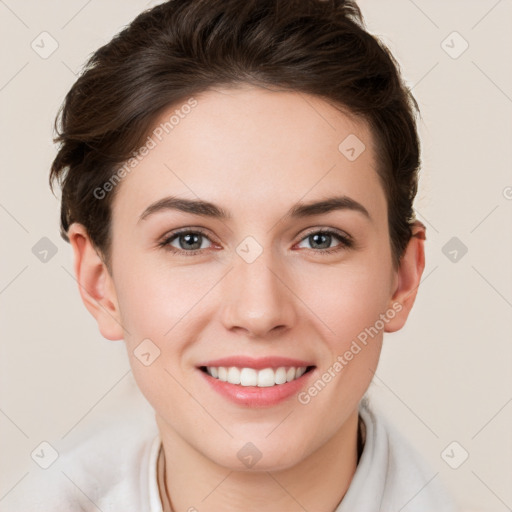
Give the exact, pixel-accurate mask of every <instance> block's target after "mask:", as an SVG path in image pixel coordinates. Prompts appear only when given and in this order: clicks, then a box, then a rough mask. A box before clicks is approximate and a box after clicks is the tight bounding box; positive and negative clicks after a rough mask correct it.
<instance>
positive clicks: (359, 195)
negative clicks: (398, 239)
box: [69, 85, 424, 512]
mask: <svg viewBox="0 0 512 512" xmlns="http://www.w3.org/2000/svg"><path fill="white" fill-rule="evenodd" d="M196 99H197V101H198V104H197V106H196V107H195V108H194V109H193V110H192V111H191V113H190V114H189V115H188V116H186V117H185V118H184V119H182V120H181V121H180V123H179V124H178V125H177V126H176V127H175V128H174V129H173V130H172V132H170V133H169V135H168V136H166V137H165V138H164V139H163V140H162V141H161V142H160V143H159V144H158V145H157V147H155V148H154V149H152V150H151V151H150V152H149V154H148V155H147V156H146V157H145V158H144V159H143V160H142V161H141V162H140V163H139V164H138V166H137V168H136V169H135V170H134V171H133V172H131V173H130V174H129V175H127V176H126V177H125V178H124V179H123V180H122V182H121V184H120V185H118V186H119V187H120V188H119V189H118V190H117V193H116V196H115V199H114V202H113V210H112V211H113V219H112V227H113V245H112V274H110V273H109V272H108V270H107V268H106V266H105V264H104V262H103V259H102V258H101V255H99V254H98V253H97V252H96V251H95V250H94V248H93V245H92V244H91V241H90V239H89V237H88V235H87V231H86V230H85V228H84V227H83V226H82V225H80V224H77V223H75V224H73V225H72V226H71V227H70V230H69V236H70V242H71V245H72V247H73V251H74V256H75V273H76V276H77V280H78V282H79V284H80V287H79V289H80V293H81V296H82V299H83V302H84V304H85V306H86V307H87V309H88V310H89V311H90V312H91V314H92V315H93V316H94V317H95V319H96V320H97V323H98V327H99V329H100V331H101V333H102V335H103V336H104V337H105V338H107V339H110V340H118V339H124V340H125V343H126V347H127V350H128V355H129V358H130V364H131V366H132V370H133V375H134V377H135V379H136V381H137V383H138V385H139V387H140V389H141V391H142V393H143V394H144V395H145V396H146V398H147V399H148V401H149V402H150V403H151V404H152V406H153V407H154V409H155V413H156V421H157V425H158V428H159V431H160V434H161V438H162V442H163V447H164V452H165V458H166V486H167V492H168V494H169V495H170V499H171V503H172V506H173V509H174V510H176V511H187V510H189V509H190V507H196V508H197V509H198V510H200V511H201V512H207V511H218V510H223V511H231V510H233V511H234V510H246V511H256V510H262V509H264V510H266V511H274V510H275V511H282V510H287V511H295V510H297V511H299V510H303V509H304V508H305V509H307V510H315V511H319V512H324V511H325V512H327V511H333V510H334V509H335V508H336V506H337V505H338V504H339V502H340V501H341V499H342V498H343V496H344V494H345V493H346V490H347V489H348V487H349V484H350V481H351V478H352V476H353V474H354V471H355V469H356V466H357V453H356V439H357V407H358V404H359V401H360V400H361V398H362V396H363V395H364V393H365V391H366V390H367V388H368V386H369V384H370V382H371V379H372V376H373V372H374V371H375V369H376V367H377V363H378V360H379V355H380V351H381V347H382V335H383V331H385V332H393V331H396V330H398V329H400V328H401V327H402V326H403V325H404V323H405V321H406V319H407V316H408V314H409V311H410V309H411V307H412V305H413V303H414V300H415V296H416V290H417V287H418V285H419V282H420V278H421V274H422V272H423V269H424V246H423V240H422V237H423V235H424V228H423V227H422V226H421V225H419V224H418V225H416V226H415V227H414V233H415V234H416V235H418V236H415V237H413V238H411V241H410V242H409V244H408V246H407V249H406V252H405V254H404V256H403V258H402V261H401V264H400V266H399V268H398V269H396V268H394V267H393V264H392V254H391V245H390V239H389V230H388V224H387V203H386V197H385V194H384V191H383V188H382V186H381V184H380V182H379V179H378V176H377V173H376V161H375V154H374V150H373V146H374V144H373V138H372V134H371V133H370V131H369V129H368V127H367V126H366V124H365V123H363V122H362V121H361V120H357V119H354V118H352V117H350V118H349V117H347V116H346V115H345V114H343V113H341V112H340V111H339V110H337V109H336V108H334V107H333V106H331V105H330V104H328V103H326V102H325V101H324V100H322V99H320V98H317V97H314V96H308V95H304V94H300V93H296V92H275V91H269V90H266V89H261V88H258V87H250V86H246V85H244V86H239V87H236V88H234V87H230V88H223V89H216V90H209V91H207V92H205V93H203V94H201V95H197V96H196ZM175 109H176V106H173V107H172V108H169V111H168V112H165V113H163V115H162V120H164V119H168V118H169V115H170V114H171V113H172V112H173V111H174V110H175ZM156 125H158V123H156ZM350 134H355V135H356V136H357V137H358V138H359V139H360V140H361V141H363V142H364V144H365V146H366V150H365V151H363V153H362V154H361V155H360V156H359V157H358V158H357V159H356V160H355V161H349V160H348V159H347V158H346V157H345V156H344V155H343V154H342V153H341V152H340V151H339V150H338V145H339V144H340V142H342V141H343V140H344V139H345V138H346V137H347V136H348V135H350ZM169 195H175V196H179V197H184V198H187V199H198V198H200V199H202V200H205V201H210V202H213V203H215V204H217V205H219V206H221V207H222V208H223V209H225V210H227V211H229V212H230V214H231V219H228V220H219V219H213V218H206V217H201V216H198V215H194V214H191V213H183V212H178V211H174V210H166V211H160V212H158V213H154V214H153V215H150V216H148V217H146V218H145V219H144V220H141V221H139V217H140V216H141V214H142V212H143V211H144V210H145V209H146V208H147V207H148V206H149V205H150V204H152V203H154V202H155V201H157V200H159V199H162V198H163V197H165V196H169ZM332 195H344V196H348V197H350V198H352V199H353V200H355V201H357V202H358V203H360V204H361V205H363V206H364V208H366V210H367V211H368V213H369V216H370V218H367V217H366V216H365V215H363V214H362V213H360V212H358V211H354V210H351V209H345V210H337V211H333V212H329V213H325V214H320V215H316V216H314V217H306V218H302V219H290V218H288V217H286V216H285V214H286V212H287V211H288V209H289V208H291V207H292V206H293V205H295V204H297V203H298V202H309V201H315V200H317V201H318V200H321V199H325V198H326V197H329V196H332ZM198 227H201V228H203V230H204V231H205V232H206V235H207V237H206V238H202V240H201V243H202V245H201V252H200V253H199V254H196V255H193V256H189V255H187V254H177V253H173V252H171V251H169V250H166V249H164V248H162V247H159V246H158V242H159V241H160V240H162V239H163V238H164V237H165V235H169V234H170V233H171V231H173V230H177V229H181V228H191V229H190V230H191V231H193V229H192V228H198ZM313 228H315V229H316V228H318V229H317V231H318V230H319V229H321V228H330V229H334V230H339V231H340V232H342V233H347V234H349V235H350V237H351V238H352V240H353V242H354V243H353V246H352V247H345V246H344V245H340V243H341V242H340V241H339V240H338V239H337V238H336V237H334V236H333V237H332V239H331V241H330V245H329V240H327V242H326V246H327V247H329V248H333V247H335V246H338V248H340V250H339V251H337V252H334V253H332V254H329V255H326V254H321V252H322V251H325V248H322V246H321V247H320V248H318V245H315V241H314V240H311V239H310V238H308V236H309V235H311V234H313V233H315V232H317V231H315V229H313ZM247 236H252V237H253V238H254V239H256V240H257V242H258V243H259V245H260V246H261V249H262V251H263V252H262V253H261V255H260V256H259V257H258V258H257V259H256V260H255V261H254V262H252V263H248V262H246V261H245V260H244V259H243V258H241V257H240V256H239V254H238V253H237V252H236V248H237V246H238V245H239V244H240V243H241V242H242V241H243V240H244V239H245V238H246V237H247ZM167 238H168V237H167ZM181 240H182V241H183V238H182V239H181ZM179 242H180V239H179V238H175V239H174V241H173V242H172V246H173V247H174V248H175V249H177V250H179V249H181V250H182V251H185V250H186V249H183V246H180V243H179ZM318 243H320V244H321V243H322V240H320V242H317V244H318ZM185 247H186V246H185ZM323 247H325V246H323ZM393 304H395V305H396V304H400V306H401V310H400V311H399V312H398V313H396V315H395V316H394V318H393V319H390V320H389V321H388V322H387V323H386V324H385V327H384V329H383V330H381V331H379V334H378V335H377V336H375V337H374V338H372V339H371V341H369V343H368V344H367V345H366V346H365V347H364V348H363V349H362V350H361V351H360V352H359V353H358V354H357V355H355V356H354V358H353V359H352V360H351V361H350V362H349V363H348V364H347V365H346V366H345V367H344V368H343V370H342V371H341V372H339V373H338V374H337V375H336V377H335V378H333V379H332V380H331V382H329V383H328V385H326V386H325V388H324V389H323V390H322V391H321V392H319V393H318V394H317V395H316V396H315V397H314V398H312V399H311V401H310V402H309V403H307V404H305V405H304V404H301V403H300V402H299V401H298V400H297V397H296V396H293V397H291V398H289V399H287V400H285V401H284V402H282V403H279V404H278V405H275V406H272V407H263V408H251V407H246V406H240V405H236V404H234V403H231V402H229V401H228V400H226V398H224V397H222V396H220V395H219V394H217V393H216V392H215V391H213V390H211V389H210V387H209V386H207V385H206V383H205V380H204V378H203V376H202V375H201V374H200V373H199V371H198V370H197V369H196V365H198V364H199V363H201V362H204V361H207V360H212V359H216V358H220V357H227V356H232V355H246V356H252V357H263V356H284V357H294V358H300V359H305V360H308V361H312V362H313V364H314V365H315V366H316V368H315V370H314V375H313V376H310V377H309V381H308V382H309V383H310V384H312V383H313V382H314V381H315V380H317V379H318V378H319V377H320V376H321V375H322V373H324V372H325V371H327V369H328V368H329V367H331V366H332V365H333V363H334V362H335V361H336V358H337V356H339V355H343V354H344V353H345V352H346V351H347V350H348V349H349V347H350V345H351V343H352V341H353V340H354V339H356V337H357V335H358V334H359V333H361V332H362V331H364V329H365V328H367V327H370V326H373V325H375V323H376V320H378V319H379V315H380V314H382V313H385V312H386V311H388V310H390V309H392V308H393ZM147 338H149V339H150V340H151V341H152V343H154V344H155V345H156V346H158V348H159V350H160V356H159V357H158V358H157V359H156V360H155V361H154V362H153V363H152V364H151V365H149V366H145V365H143V364H141V362H140V361H139V360H138V359H137V358H136V357H135V355H134V350H135V349H136V348H137V346H138V345H139V344H140V343H141V341H142V340H144V339H147ZM249 441H250V442H251V443H253V444H254V445H255V446H256V447H257V449H258V450H259V451H260V452H261V454H262V458H261V459H260V460H259V461H258V462H257V464H256V465H255V466H253V467H252V468H251V469H248V468H247V467H245V466H244V465H243V464H242V462H241V461H240V460H239V459H238V457H237V452H238V451H239V450H240V449H241V448H242V447H243V446H244V445H245V444H246V443H247V442H249ZM221 482H222V483H221ZM303 507H304V508H303Z"/></svg>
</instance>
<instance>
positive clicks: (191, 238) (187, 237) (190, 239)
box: [180, 234, 201, 249]
mask: <svg viewBox="0 0 512 512" xmlns="http://www.w3.org/2000/svg"><path fill="white" fill-rule="evenodd" d="M200 236H201V235H195V234H187V235H182V238H183V239H185V240H186V241H185V244H183V243H181V242H180V245H181V247H182V249H199V248H200V247H201V243H199V246H198V247H191V246H192V245H197V244H198V242H197V240H198V239H199V237H200ZM194 240H195V241H194Z"/></svg>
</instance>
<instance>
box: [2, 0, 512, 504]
mask: <svg viewBox="0 0 512 512" xmlns="http://www.w3.org/2000/svg"><path fill="white" fill-rule="evenodd" d="M359 4H360V6H361V8H362V10H363V14H364V15H365V18H366V20H367V23H368V27H369V29H370V31H372V32H373V33H376V34H377V35H379V36H381V37H382V39H383V40H384V42H385V43H387V44H388V45H389V46H390V47H391V50H392V51H393V52H394V54H395V56H396V57H397V58H398V59H399V61H400V63H401V66H402V69H403V73H404V75H405V77H406V79H407V82H408V84H409V86H410V87H412V88H413V92H414V94H415V96H416V98H417V100H418V102H419V104H420V108H421V111H422V122H421V126H420V130H421V136H422V143H423V171H422V179H421V189H420V193H419V197H418V199H417V202H416V208H417V212H418V215H419V217H420V218H421V219H422V220H423V221H424V222H425V223H426V225H427V226H428V243H427V268H426V271H425V278H424V281H423V283H422V285H421V287H420V291H419V296H418V300H417V304H416V306H415V309H414V311H413V313H412V316H411V318H410V321H409V323H408V325H407V326H406V328H405V329H403V330H402V331H401V332H399V333H396V334H393V335H390V336H388V337H387V338H386V340H385V346H384V352H383V356H382V360H381V363H380V366H379V369H378V371H377V377H376V378H375V380H374V383H373V384H372V386H371V388H370V389H371V392H370V394H371V396H373V397H374V400H375V402H376V403H378V404H379V405H380V406H381V408H382V409H383V410H384V411H385V413H386V414H387V415H388V416H390V417H391V418H392V419H393V421H394V422H395V423H396V424H397V425H398V426H399V427H400V428H401V430H402V431H403V432H404V433H405V434H406V435H407V437H408V438H409V439H410V440H411V441H412V443H413V444H414V445H415V446H416V447H417V448H418V449H419V450H420V451H421V452H422V453H423V455H424V456H425V458H426V459H427V460H428V462H429V463H430V464H431V465H432V467H433V469H434V471H435V472H436V473H438V475H437V477H436V478H441V479H443V480H444V481H445V482H446V484H447V485H448V487H449V488H450V489H451V490H452V491H453V493H454V494H455V496H456V498H457V500H458V502H459V504H460V505H461V507H462V509H463V510H466V511H476V510H479V511H489V512H490V511H493V512H502V511H506V510H512V462H511V461H512V434H511V432H512V371H511V366H512V363H511V361H512V344H511V343H510V327H511V320H512V314H511V313H512V286H511V285H512V275H511V274H512V273H511V269H512V265H511V262H512V230H511V223H510V220H511V217H512V173H511V168H512V167H511V164H512V150H511V147H512V64H511V62H512V59H511V57H512V54H511V51H510V48H512V2H511V1H510V0H501V1H496V0H479V1H476V0H473V1H469V0H451V1H446V0H444V1H441V0H436V1H432V0H429V1H427V0H416V1H415V2H413V1H412V0H385V1H382V0H361V1H360V2H359ZM148 5H150V4H148V3H146V2H144V1H143V0H124V1H122V2H114V1H113V0H108V1H105V0H103V1H101V2H100V1H99V0H92V1H86V0H85V1H84V0H68V1H66V2H63V1H61V2H57V1H50V0H47V1H36V0H23V1H22V0H5V1H4V0H2V1H0V34H1V36H0V37H1V38H2V66H1V68H0V107H1V112H2V116H1V134H0V140H1V141H2V153H1V155H2V158H1V175H2V187H1V193H0V223H1V226H2V233H3V236H2V239H3V243H2V244H1V256H2V265H1V271H0V311H1V313H0V314H1V321H2V331H3V335H2V341H1V354H0V365H1V366H0V379H1V381H0V390H1V391H0V392H1V394H0V436H1V437H0V438H1V447H0V450H1V453H2V456H1V457H0V461H1V462H0V465H1V467H0V470H1V473H0V509H1V510H5V511H7V510H9V512H13V511H12V509H11V508H9V500H11V499H13V497H14V496H15V495H16V493H23V492H28V491H29V489H30V479H31V478H33V477H34V476H35V475H36V474H37V472H41V471H44V470H43V469H41V468H40V467H39V466H38V465H36V463H35V462H34V461H33V460H32V459H31V457H30V454H31V452H32V451H33V450H34V449H35V448H36V447H38V446H39V444H40V443H41V442H42V441H47V442H49V443H50V444H51V445H52V446H54V447H55V448H56V449H57V451H59V450H62V449H63V448H64V447H65V446H66V443H71V444H72V443H73V442H76V440H77V439H79V438H80V435H83V432H85V431H86V430H87V429H93V430H94V428H99V427H97V425H98V423H97V422H98V421H100V420H99V418H100V417H101V415H102V414H108V413H109V412H110V411H113V410H114V411H115V410H116V408H117V406H118V404H119V403H120V402H121V403H125V402H122V401H123V400H125V399H126V403H128V404H131V403H132V402H133V403H135V404H138V406H139V407H144V402H143V401H142V400H141V399H140V395H138V391H137V390H136V388H135V386H134V384H133V381H132V379H131V373H130V372H129V366H128V362H127V357H126V354H125V353H124V346H123V344H122V342H111V341H107V340H104V339H103V338H102V337H101V336H100V334H99V332H98V330H97V327H96V324H95V322H94V320H93V318H92V317H91V316H90V315H89V313H88V312H87V311H86V310H85V308H84V307H83V305H82V303H81V300H80V297H79V294H78V290H77V284H76V282H75V280H74V278H73V276H72V254H71V248H70V246H69V245H68V244H66V243H65V242H64V241H63V240H61V239H60V237H59V234H58V218H59V204H58V200H57V199H56V198H55V197H53V196H52V195H51V193H50V191H49V188H48V185H47V176H48V168H49V165H50V162H51V160H52V158H53V157H54V155H55V148H54V147H53V145H52V141H51V138H52V123H53V119H54V116H55V114H56V112H57V109H58V107H59V105H60V103H61V101H62V99H63V96H64V94H65V93H66V92H67V90H68V89H69V87H70V86H71V85H72V83H73V82H74V80H75V79H76V75H75V74H76V73H77V72H78V71H79V70H80V67H81V65H82V64H83V63H84V61H85V59H86V58H87V56H88V55H89V54H90V53H91V52H92V51H93V50H94V49H96V48H97V47H98V46H100V45H101V44H103V43H105V42H107V41H108V40H109V39H110V38H111V37H112V36H113V35H114V34H115V33H116V32H117V31H118V30H119V29H120V28H121V27H122V26H123V25H125V24H126V23H128V22H129V21H130V20H131V19H132V18H133V17H134V16H135V15H136V14H137V13H138V12H140V11H141V10H143V9H144V8H146V7H147V6H148ZM43 31H47V32H48V33H49V34H50V35H51V38H53V39H54V40H55V41H56V42H57V43H58V48H57V49H56V51H55V52H54V53H53V54H52V55H50V56H49V57H48V58H46V59H43V58H41V57H40V56H39V55H38V54H37V53H36V52H35V51H34V50H33V49H32V47H31V42H32V41H34V40H35V41H36V43H37V42H38V41H40V37H46V38H47V39H46V40H45V41H46V43H45V48H46V49H47V50H48V49H50V48H51V40H50V39H49V38H48V36H39V34H40V33H41V32H43ZM454 31H456V32H458V34H459V35H453V34H452V33H453V32H454ZM451 34H452V35H451ZM38 37H39V38H38ZM443 41H445V42H444V43H443ZM464 41H467V43H468V44H469V47H468V48H467V50H466V51H465V52H464V53H462V54H461V55H458V53H459V52H460V50H462V49H463V47H464V44H465V43H464ZM450 53H451V55H450ZM454 57H457V58H454ZM43 237H47V238H48V239H50V240H51V242H52V243H53V244H55V246H56V249H57V253H56V254H55V255H54V256H53V257H50V256H51V253H49V255H48V260H47V261H46V262H42V261H40V260H39V259H38V257H36V255H35V254H34V253H33V252H32V248H33V247H34V246H35V245H36V243H38V242H39V241H40V240H41V238H43ZM453 237H457V239H458V240H459V242H457V243H459V245H460V244H464V246H466V247H467V253H466V254H465V255H463V256H462V253H461V251H460V249H458V252H457V257H458V260H457V261H455V262H454V261H451V259H450V258H453V257H454V255H455V253H453V250H454V246H453V247H452V246H451V245H448V246H447V247H445V244H447V243H448V242H449V241H450V240H451V239H452V238H453ZM40 243H41V242H40ZM451 243H453V241H452V242H451ZM443 248H445V249H444V252H445V253H447V255H445V254H444V253H443ZM450 251H452V252H451V254H450ZM36 252H37V251H36ZM453 441H456V442H457V443H458V444H457V445H452V447H450V448H449V449H448V452H447V453H448V455H449V457H446V455H445V459H447V460H449V462H450V463H451V464H452V465H456V464H457V463H458V462H460V461H461V460H462V456H463V455H464V451H463V450H465V451H467V452H468V453H469V458H468V459H467V460H466V461H465V462H464V463H463V464H462V465H460V467H459V468H458V469H452V468H451V467H450V466H449V465H448V464H447V463H446V462H445V460H444V459H443V457H442V456H441V453H442V452H443V450H444V449H445V448H446V447H447V446H448V445H449V444H450V443H452V442H453ZM452 448H453V451H452ZM445 453H446V452H445Z"/></svg>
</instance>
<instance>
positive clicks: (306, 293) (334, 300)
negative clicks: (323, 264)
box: [299, 262, 391, 349]
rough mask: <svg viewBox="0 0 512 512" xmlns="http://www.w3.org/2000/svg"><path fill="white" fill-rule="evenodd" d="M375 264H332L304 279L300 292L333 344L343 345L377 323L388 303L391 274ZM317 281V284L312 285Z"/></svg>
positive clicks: (335, 346) (337, 347)
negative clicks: (312, 276) (333, 265)
mask: <svg viewBox="0 0 512 512" xmlns="http://www.w3.org/2000/svg"><path fill="white" fill-rule="evenodd" d="M379 267H380V265H379V264H378V263H376V262H374V263H373V265H370V266H366V265H357V266H353V267H350V268H349V267H346V268H345V267H343V266H338V267H336V268H335V267H332V268H330V269H326V270H325V271H323V272H320V273H317V274H315V278H314V279H313V280H311V279H310V280H308V281H307V282H305V281H304V282H303V283H302V286H301V291H299V294H300V295H299V296H302V297H304V301H305V302H306V303H307V305H308V307H309V308H310V309H311V311H312V312H313V313H314V315H315V316H316V317H317V318H318V319H319V320H321V322H322V324H323V328H322V331H324V332H326V334H327V337H328V339H329V340H331V342H330V343H331V344H332V346H333V348H336V349H341V348H343V347H344V346H345V345H346V344H347V343H349V342H350V341H351V340H353V339H354V338H356V337H357V336H358V334H359V333H360V332H362V331H364V329H365V328H368V327H371V326H373V325H374V324H375V322H376V321H377V319H378V318H379V315H380V314H381V313H384V312H385V310H386V308H387V307H388V304H389V299H390V296H391V295H390V290H391V274H390V273H389V272H387V271H386V268H385V267H384V266H383V267H381V268H379ZM312 283H314V285H312Z"/></svg>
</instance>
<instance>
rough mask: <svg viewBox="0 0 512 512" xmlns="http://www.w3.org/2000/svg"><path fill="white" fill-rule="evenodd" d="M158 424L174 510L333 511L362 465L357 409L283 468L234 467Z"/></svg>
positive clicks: (168, 489) (158, 419)
mask: <svg viewBox="0 0 512 512" xmlns="http://www.w3.org/2000/svg"><path fill="white" fill-rule="evenodd" d="M157 424H158V427H159V430H160V435H161V438H162V444H163V450H164V455H165V486H166V488H167V492H168V495H169V502H170V503H171V506H172V510H173V512H178V511H179V512H181V511H194V510H200V511H201V512H215V511H218V510H222V511H225V512H232V511H233V512H234V511H239V510H244V511H247V512H256V511H258V512H259V511H260V510H265V511H268V512H274V511H275V512H277V511H279V512H281V511H282V510H287V511H295V510H297V511H303V510H315V511H318V512H334V511H335V510H336V507H337V506H338V504H339V503H340V501H341V500H342V498H343V496H344V495H345V493H346V492H347V489H348V487H349V485H350V482H351V480H352V477H353V475H354V472H355V470H356V467H357V461H358V451H357V436H358V413H357V410H355V411H354V412H353V413H352V414H351V416H350V417H349V418H348V420H347V421H346V422H345V423H344V424H343V425H342V427H341V428H340V430H339V431H338V432H337V433H336V434H335V435H334V436H332V437H331V438H330V439H329V440H327V441H326V443H324V444H323V445H322V446H321V447H320V448H319V449H317V450H316V451H315V452H313V453H311V454H310V455H309V456H307V457H306V458H304V459H303V460H302V461H300V462H299V463H298V464H296V465H295V466H293V467H290V468H287V469H283V470H279V471H250V472H248V471H237V470H230V469H229V468H226V467H223V466H220V465H218V464H216V463H214V462H213V461H211V460H210V459H208V458H207V457H205V456H204V455H203V454H201V453H199V452H198V451H197V450H195V449H194V448H193V447H192V446H190V445H189V444H188V443H187V442H186V441H184V440H183V439H182V438H181V437H180V436H179V435H178V434H177V433H176V432H175V431H173V430H171V429H170V428H169V427H168V425H166V424H165V423H164V421H163V420H162V419H161V418H159V417H158V416H157ZM162 491H163V490H162V489H161V492H162Z"/></svg>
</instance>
